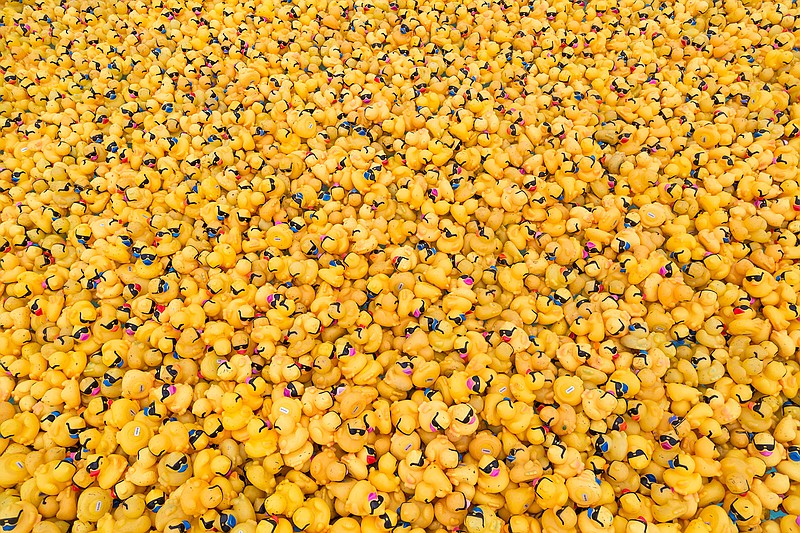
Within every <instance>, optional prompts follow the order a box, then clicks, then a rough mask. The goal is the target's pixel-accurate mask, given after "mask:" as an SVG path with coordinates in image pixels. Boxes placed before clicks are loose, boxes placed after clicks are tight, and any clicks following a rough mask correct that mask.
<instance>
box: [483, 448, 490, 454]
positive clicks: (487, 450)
mask: <svg viewBox="0 0 800 533" xmlns="http://www.w3.org/2000/svg"><path fill="white" fill-rule="evenodd" d="M481 451H482V452H483V453H485V454H486V455H489V454H490V453H492V450H490V449H488V448H483V449H482V450H481Z"/></svg>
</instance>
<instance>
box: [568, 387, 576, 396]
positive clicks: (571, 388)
mask: <svg viewBox="0 0 800 533" xmlns="http://www.w3.org/2000/svg"><path fill="white" fill-rule="evenodd" d="M574 390H575V387H573V386H572V385H570V386H569V387H567V394H572V391H574Z"/></svg>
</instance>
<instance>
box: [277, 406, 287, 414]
mask: <svg viewBox="0 0 800 533" xmlns="http://www.w3.org/2000/svg"><path fill="white" fill-rule="evenodd" d="M278 411H280V412H281V413H283V414H285V415H288V414H289V410H288V409H287V408H285V407H281V408H280V409H278Z"/></svg>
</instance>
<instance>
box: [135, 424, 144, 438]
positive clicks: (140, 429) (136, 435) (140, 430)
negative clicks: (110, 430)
mask: <svg viewBox="0 0 800 533" xmlns="http://www.w3.org/2000/svg"><path fill="white" fill-rule="evenodd" d="M141 432H142V428H140V427H139V426H136V429H134V430H133V436H134V437H138V436H139V433H141Z"/></svg>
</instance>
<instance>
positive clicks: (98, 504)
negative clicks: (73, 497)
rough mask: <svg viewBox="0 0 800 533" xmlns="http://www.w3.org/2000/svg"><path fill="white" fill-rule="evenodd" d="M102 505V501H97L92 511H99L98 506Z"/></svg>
mask: <svg viewBox="0 0 800 533" xmlns="http://www.w3.org/2000/svg"><path fill="white" fill-rule="evenodd" d="M102 506H103V502H97V505H95V506H94V511H95V512H96V513H99V512H100V508H101V507H102Z"/></svg>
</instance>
